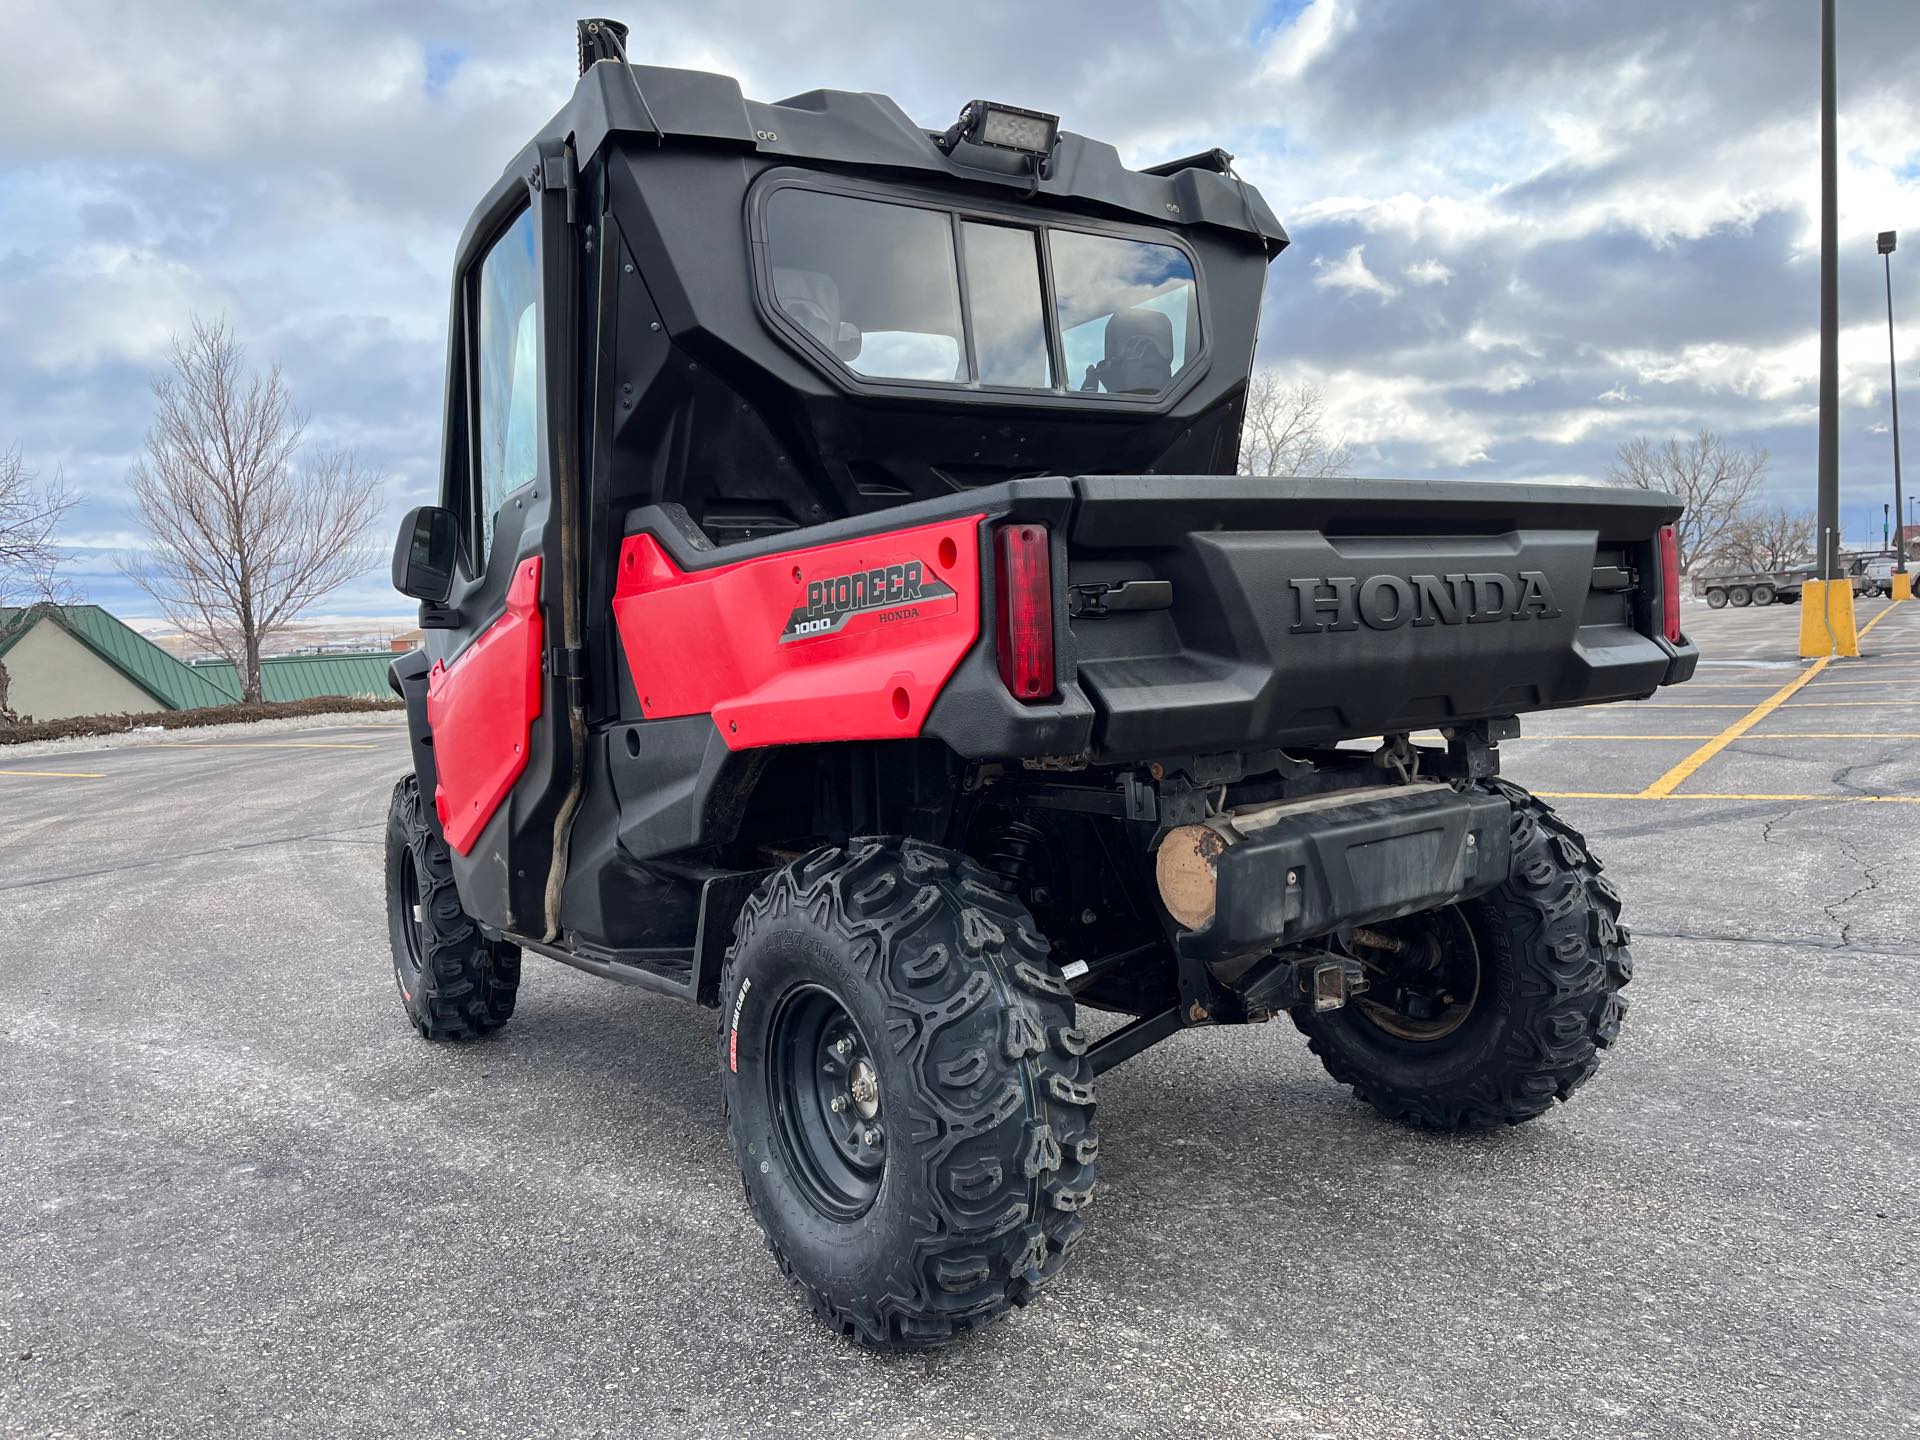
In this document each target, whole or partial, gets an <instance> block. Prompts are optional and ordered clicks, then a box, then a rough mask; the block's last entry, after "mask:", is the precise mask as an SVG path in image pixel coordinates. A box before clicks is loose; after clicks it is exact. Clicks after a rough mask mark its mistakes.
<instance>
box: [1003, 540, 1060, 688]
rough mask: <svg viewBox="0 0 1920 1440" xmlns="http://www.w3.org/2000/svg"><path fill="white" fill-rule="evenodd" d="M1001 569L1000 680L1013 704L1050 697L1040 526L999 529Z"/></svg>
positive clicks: (1049, 613)
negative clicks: (1012, 698) (1010, 695)
mask: <svg viewBox="0 0 1920 1440" xmlns="http://www.w3.org/2000/svg"><path fill="white" fill-rule="evenodd" d="M996 545H997V547H998V550H999V558H1000V564H999V566H998V569H999V580H1000V590H999V598H1000V635H999V640H1000V679H1001V680H1002V681H1003V682H1004V683H1005V684H1006V687H1007V690H1008V692H1009V693H1010V694H1012V695H1013V697H1014V698H1015V699H1016V700H1025V701H1029V702H1034V701H1040V700H1046V699H1050V698H1051V697H1052V695H1053V559H1052V556H1051V553H1050V552H1049V550H1048V546H1047V527H1046V526H1044V525H1003V526H1001V527H1000V533H999V536H998V538H997V540H996Z"/></svg>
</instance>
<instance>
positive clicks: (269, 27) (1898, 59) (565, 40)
mask: <svg viewBox="0 0 1920 1440" xmlns="http://www.w3.org/2000/svg"><path fill="white" fill-rule="evenodd" d="M1840 9H1841V45H1840V71H1841V117H1840V119H1841V153H1842V175H1841V215H1840V232H1841V246H1842V251H1843V263H1842V268H1841V278H1840V287H1841V309H1842V319H1841V323H1842V327H1843V328H1842V335H1841V360H1842V376H1841V396H1842V406H1843V410H1842V440H1841V446H1842V481H1843V487H1844V496H1843V502H1844V508H1845V517H1846V522H1847V535H1848V537H1849V539H1850V540H1853V541H1857V540H1859V539H1860V538H1862V537H1863V536H1864V535H1865V534H1866V532H1867V530H1868V528H1869V524H1870V525H1871V529H1872V531H1873V533H1874V535H1875V536H1876V537H1877V535H1878V530H1879V518H1880V505H1881V503H1882V500H1883V499H1885V498H1888V495H1887V492H1889V491H1890V487H1891V480H1890V476H1891V439H1890V435H1889V433H1888V427H1887V376H1886V361H1887V355H1886V330H1885V310H1884V303H1885V302H1884V297H1883V292H1882V280H1881V271H1880V262H1879V260H1878V259H1877V257H1876V256H1875V254H1874V243H1873V236H1874V232H1876V231H1878V230H1883V229H1890V228H1897V229H1899V230H1901V231H1902V232H1903V241H1904V243H1905V244H1906V246H1907V249H1906V250H1903V251H1902V252H1901V253H1900V254H1897V255H1896V256H1895V257H1894V260H1895V275H1894V280H1895V288H1894V304H1895V307H1896V310H1898V311H1900V312H1901V313H1902V314H1904V315H1905V316H1906V322H1905V325H1906V328H1905V331H1904V336H1905V338H1904V339H1903V341H1902V345H1901V353H1900V359H1901V364H1902V365H1903V366H1904V367H1906V369H1907V373H1908V374H1910V375H1911V376H1912V377H1913V378H1912V380H1911V381H1910V382H1909V383H1910V384H1911V386H1912V394H1913V399H1912V401H1911V402H1910V404H1911V406H1912V407H1913V408H1912V409H1911V410H1910V412H1909V416H1910V418H1909V422H1908V426H1907V438H1908V439H1909V441H1911V442H1913V443H1912V444H1910V446H1909V459H1910V460H1911V461H1912V462H1913V479H1914V480H1915V481H1916V482H1920V438H1916V437H1920V426H1917V425H1916V424H1915V423H1914V421H1913V419H1912V418H1911V417H1912V416H1914V415H1920V364H1917V363H1916V361H1920V4H1915V3H1914V0H1841V5H1840ZM579 10H580V6H578V5H566V6H561V7H557V8H556V7H554V6H550V5H545V4H540V3H529V0H513V3H505V0H469V3H452V0H441V3H433V0H423V3H411V4H407V5H394V4H389V3H383V0H308V3H304V4H300V5H297V6H295V5H287V6H284V7H279V6H267V5H261V4H244V3H238V0H235V3H227V4H221V3H215V0H154V3H139V4H119V5H117V4H102V3H85V0H79V3H57V4H56V3H37V0H0V448H4V447H6V446H9V445H18V446H19V447H20V448H21V449H22V451H23V452H24V454H25V456H26V458H27V460H28V462H29V463H30V464H31V465H34V466H36V467H38V468H40V469H42V470H43V471H52V470H55V469H58V470H61V471H63V472H64V474H65V476H66V478H67V480H68V482H69V483H70V484H71V485H72V486H73V487H74V488H75V489H77V490H78V491H80V492H81V494H82V495H83V497H84V499H83V503H82V504H81V505H80V506H79V507H78V508H77V509H76V510H75V511H74V512H73V514H72V515H71V516H70V518H69V522H68V524H67V528H66V531H65V534H64V536H63V538H64V540H65V542H66V543H67V545H68V546H69V547H70V554H71V568H70V575H71V579H72V580H73V582H74V584H75V585H76V587H77V588H78V589H79V590H80V591H81V592H82V593H83V594H84V595H85V596H86V597H87V598H90V599H94V600H98V601H100V602H102V603H105V604H108V605H110V606H113V607H115V608H116V609H119V610H121V611H122V612H123V613H126V614H129V615H136V616H137V615H146V614H151V613H152V611H153V606H152V605H151V602H148V601H146V600H144V598H142V597H140V596H138V594H137V592H134V591H132V589H131V587H130V586H128V585H127V583H126V582H125V581H124V580H122V579H120V578H119V576H118V574H117V572H116V569H115V566H114V556H115V555H116V553H121V552H125V551H126V550H128V549H129V548H130V547H134V546H137V545H138V544H139V543H140V538H141V537H140V535H139V533H138V530H137V527H136V526H135V524H134V521H133V517H132V515H131V514H130V512H129V510H128V508H127V507H126V505H125V503H124V500H123V495H124V488H125V475H126V471H127V467H128V465H129V463H130V461H131V459H132V457H133V455H134V454H135V452H136V451H137V449H138V447H139V444H140V440H141V436H142V434H143V432H144V431H145V428H146V426H147V424H148V422H149V420H150V418H151V409H150V397H149V395H148V392H147V381H148V377H149V376H150V375H151V374H152V373H153V372H154V371H155V369H156V368H157V367H158V366H160V365H161V363H162V361H163V357H164V352H165V349H166V346H167V342H168V337H169V335H170V334H171V333H172V332H174V331H177V330H179V329H181V328H182V327H184V326H185V325H186V324H187V322H188V318H189V317H190V316H191V315H193V314H195V313H199V314H203V315H214V314H221V313H224V314H225V315H226V316H227V317H228V318H229V320H230V321H231V322H232V323H233V325H234V326H235V327H236V328H237V330H238V331H239V333H240V335H241V336H242V338H243V339H244V340H245V341H246V342H247V344H248V345H249V347H250V350H251V353H252V354H253V355H254V356H255V357H256V358H258V359H260V360H263V361H264V360H267V359H278V360H279V361H280V362H281V363H282V364H283V366H284V367H285V371H286V374H287V378H288V380H289V382H290V384H291V386H292V388H293V390H294V393H295V395H296V398H297V400H298V401H299V403H300V404H301V405H302V406H303V407H304V408H305V409H307V410H308V411H309V412H310V413H311V416H312V425H311V431H310V433H311V434H312V435H313V436H314V437H315V438H316V439H319V440H323V441H325V442H328V443H340V444H350V445H353V446H355V447H357V449H358V450H359V452H360V453H361V455H362V457H363V458H365V459H368V460H370V461H372V462H373V463H375V464H377V465H378V466H380V467H381V468H382V469H383V470H384V471H385V472H386V474H387V476H388V482H387V486H388V499H389V503H390V505H391V508H392V510H393V512H394V514H395V515H396V516H397V515H398V513H399V511H400V510H402V509H403V508H405V507H406V506H408V505H412V504H417V503H420V502H421V501H423V500H426V499H429V498H431V495H432V492H433V489H434V486H435V484H436V475H435V471H436V468H437V463H438V460H437V447H438V443H439V440H438V407H439V401H440V390H441V381H442V376H441V370H442V366H443V355H444V347H443V344H442V333H443V330H444V327H445V320H446V286H447V278H448V277H447V266H448V261H449V257H450V256H451V254H452V250H453V244H454V240H455V238H456V236H457V235H458V232H459V230H460V227H461V225H462V224H463V223H464V221H465V219H466V216H467V213H468V211H469V209H470V208H471V206H472V204H473V202H474V201H475V200H477V199H478V198H479V196H480V195H481V193H482V192H483V191H484V190H485V189H486V188H487V186H488V184H489V183H490V182H491V181H492V180H493V179H494V178H495V177H496V176H497V175H498V174H499V171H500V168H501V166H502V165H503V164H504V163H505V161H506V160H507V159H508V158H510V157H511V156H512V154H513V153H514V152H515V150H517V149H518V147H519V146H520V144H522V143H523V142H524V141H525V140H526V138H527V137H528V136H529V135H531V134H532V133H533V131H534V130H535V129H536V128H538V126H539V125H540V123H541V122H542V121H544V120H545V119H546V117H547V116H548V115H549V114H550V113H552V111H553V110H555V109H556V108H557V107H558V105H559V103H560V102H561V100H562V99H563V98H564V96H565V95H566V93H567V92H568V91H569V89H570V88H571V85H572V81H573V34H572V20H573V18H574V16H575V15H576V13H578V12H579ZM616 17H617V18H624V19H627V20H629V21H631V22H633V23H634V25H635V33H634V36H633V42H632V48H633V52H634V55H635V58H636V59H645V60H648V61H650V62H653V63H659V64H666V65H680V66H688V67H693V68H700V69H711V70H720V71H724V72H728V73H731V74H734V75H737V76H738V77H739V78H740V80H741V82H742V85H743V87H744V88H745V89H746V91H747V93H748V94H750V95H754V96H757V97H761V98H777V97H779V96H783V95H788V94H792V93H795V92H797V91H801V90H805V89H810V88H813V87H816V86H829V87H837V88H842V89H849V90H880V91H886V92H888V93H891V94H892V95H893V96H894V97H895V98H896V99H898V100H899V101H900V103H901V104H902V105H903V106H904V107H905V109H906V110H907V112H908V113H909V114H911V115H913V116H914V117H915V118H916V119H918V120H920V121H922V122H923V123H926V124H928V125H930V126H933V125H943V124H945V123H946V122H947V121H948V120H949V119H950V118H951V117H952V115H953V113H954V112H955V110H956V109H957V108H958V106H959V105H960V104H961V102H963V101H965V100H966V99H968V98H970V97H972V96H974V95H987V96H992V97H995V98H1000V99H1005V100H1008V101H1010V102H1013V103H1016V104H1022V105H1029V106H1033V107H1037V108H1042V109H1048V110H1054V111H1057V112H1059V113H1060V114H1061V116H1062V117H1063V123H1064V125H1065V126H1066V127H1067V128H1069V129H1073V130H1077V131H1080V132H1082V133H1085V134H1090V135H1095V136H1099V137H1101V138H1104V139H1108V140H1111V141H1113V142H1114V143H1116V144H1117V145H1118V146H1119V147H1120V151H1121V154H1122V155H1123V157H1125V158H1126V159H1128V160H1129V161H1131V162H1133V163H1137V164H1150V163H1153V162H1155V161H1158V160H1162V159H1165V158H1167V157H1170V156H1174V155H1182V154H1188V153H1191V152H1192V151H1194V150H1196V149H1200V148H1204V147H1206V146H1209V145H1215V144H1218V145H1223V146H1225V147H1226V148H1227V149H1229V150H1232V151H1234V152H1235V153H1236V154H1237V155H1238V156H1239V157H1240V169H1241V171H1242V173H1243V174H1245V175H1246V176H1247V178H1249V179H1250V180H1252V181H1253V182H1254V183H1256V184H1258V185H1259V186H1260V187H1261V188H1262V189H1263V190H1264V192H1265V193H1266V195H1267V197H1268V199H1269V200H1270V201H1271V202H1272V205H1273V208H1274V209H1275V211H1276V212H1277V213H1278V214H1279V215H1280V216H1281V218H1282V219H1283V220H1284V221H1285V222H1286V224H1287V226H1288V228H1289V230H1290V232H1291V233H1292V236H1293V240H1294V244H1293V246H1292V248H1291V249H1289V250H1288V251H1287V252H1286V254H1284V255H1283V256H1282V257H1281V258H1280V260H1279V261H1277V262H1276V263H1275V265H1274V266H1273V269H1272V272H1271V276H1270V281H1269V285H1268V291H1267V299H1266V314H1265V316H1264V319H1263V323H1262V330H1261V335H1262V340H1261V350H1262V359H1263V361H1265V362H1266V363H1269V364H1272V365H1275V366H1278V367H1280V368H1281V369H1282V370H1284V371H1285V372H1287V373H1288V375H1289V376H1293V377H1301V378H1311V379H1314V380H1316V381H1318V382H1320V383H1321V384H1322V385H1323V386H1324V387H1325V389H1326V393H1327V399H1328V408H1329V415H1330V418H1331V421H1332V427H1333V429H1334V430H1336V431H1337V432H1338V433H1339V435H1340V436H1341V437H1342V438H1344V439H1345V440H1346V441H1347V442H1348V443H1349V444H1350V445H1351V446H1352V447H1353V449H1354V451H1355V453H1356V455H1357V456H1358V460H1359V464H1358V468H1359V469H1360V470H1361V471H1362V472H1363V473H1371V474H1383V475H1415V476H1464V477H1475V478H1511V479H1522V478H1551V479H1556V480H1564V479H1573V478H1578V477H1583V476H1584V477H1593V478H1597V477H1599V476H1600V475H1601V474H1603V473H1604V471H1605V469H1606V466H1607V463H1608V460H1609V458H1610V456H1611V454H1612V452H1613V449H1614V447H1615V445H1616V444H1618V443H1619V442H1620V441H1621V440H1623V439H1625V438H1628V437H1630V436H1633V435H1637V434H1647V435H1651V436H1655V437H1662V438H1663V437H1665V436H1667V435H1670V434H1676V433H1684V432H1688V431H1691V430H1693V429H1694V428H1696V427H1698V426H1700V425H1703V424H1705V425H1710V426H1712V427H1714V428H1715V429H1717V430H1721V431H1723V432H1725V433H1726V434H1728V435H1729V436H1731V437H1733V438H1735V439H1736V440H1738V441H1741V442H1745V443H1754V444H1760V445H1764V446H1766V447H1767V448H1768V449H1769V450H1770V451H1771V453H1772V455H1773V472H1772V481H1771V483H1772V486H1773V490H1774V492H1775V493H1776V494H1777V495H1778V496H1779V497H1780V498H1781V499H1784V500H1788V501H1790V502H1794V503H1804V504H1805V505H1806V506H1807V507H1808V508H1811V505H1812V496H1813V457H1814V450H1815V411H1814V402H1815V385H1816V379H1817V368H1818V349H1817V338H1816V326H1817V321H1818V286H1817V275H1818V258H1819V257H1818V232H1817V228H1816V216H1815V213H1814V210H1815V206H1816V205H1817V202H1818V194H1819V170H1818V164H1819V154H1818V135H1819V132H1818V72H1817V53H1818V38H1819V37H1818V8H1817V5H1816V4H1815V0H1751V3H1736V0H1692V3H1685V4H1675V3H1672V0H1653V3H1644V0H1310V3H1309V0H1270V3H1257V0H1250V3H1243V0H1190V3H1185V4H1179V3H1173V0H1165V3H1160V4H1153V3H1146V0H1052V3H1049V4H1046V5H1034V4H1032V3H1031V0H1025V3H1012V0H975V3H973V4H971V5H968V6H964V7H960V8H959V9H955V8H954V7H951V6H942V7H938V9H937V10H936V8H935V7H933V6H930V5H919V4H912V3H908V4H880V3H875V0H834V3H808V0H799V3H794V0H785V3H781V4H773V3H769V0H702V3H700V4H698V5H689V4H679V3H669V0H653V3H650V4H648V5H647V6H645V7H644V8H638V9H635V10H632V11H630V12H626V13H624V14H619V13H618V12H616ZM1909 237H1910V238H1909ZM381 539H382V542H383V543H384V540H385V535H384V533H383V535H382V537H381ZM380 568H381V569H382V570H383V569H384V565H382V566H381V567H380ZM326 608H327V609H328V610H329V611H330V612H332V613H338V614H343V615H344V614H352V615H363V616H381V617H385V616H394V617H399V616H402V615H404V614H405V613H406V606H405V605H404V603H403V602H399V601H398V599H397V597H395V596H393V595H392V593H391V592H389V591H387V590H386V588H385V582H384V579H383V577H382V576H381V574H380V573H379V572H378V571H376V572H374V573H371V574H369V576H368V577H367V579H366V580H365V581H364V582H361V583H360V584H357V585H356V586H354V587H353V588H352V589H350V590H349V591H347V592H345V593H343V594H342V595H341V596H340V597H338V599H337V600H335V601H334V602H331V603H330V604H329V605H328V606H327V607H326Z"/></svg>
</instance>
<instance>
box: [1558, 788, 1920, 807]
mask: <svg viewBox="0 0 1920 1440" xmlns="http://www.w3.org/2000/svg"><path fill="white" fill-rule="evenodd" d="M1533 793H1534V794H1536V795H1538V796H1539V797H1540V798H1541V799H1542V800H1653V801H1659V802H1660V803H1662V804H1666V803H1670V802H1672V801H1675V800H1794V801H1809V800H1818V801H1820V802H1822V803H1827V802H1831V803H1833V804H1835V805H1920V795H1729V794H1718V793H1713V792H1705V791H1703V792H1700V793H1697V794H1686V795H1650V794H1648V793H1647V792H1646V791H1645V790H1642V791H1640V792H1638V793H1637V794H1636V793H1632V792H1629V791H1625V790H1536V791H1534V792H1533Z"/></svg>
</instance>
